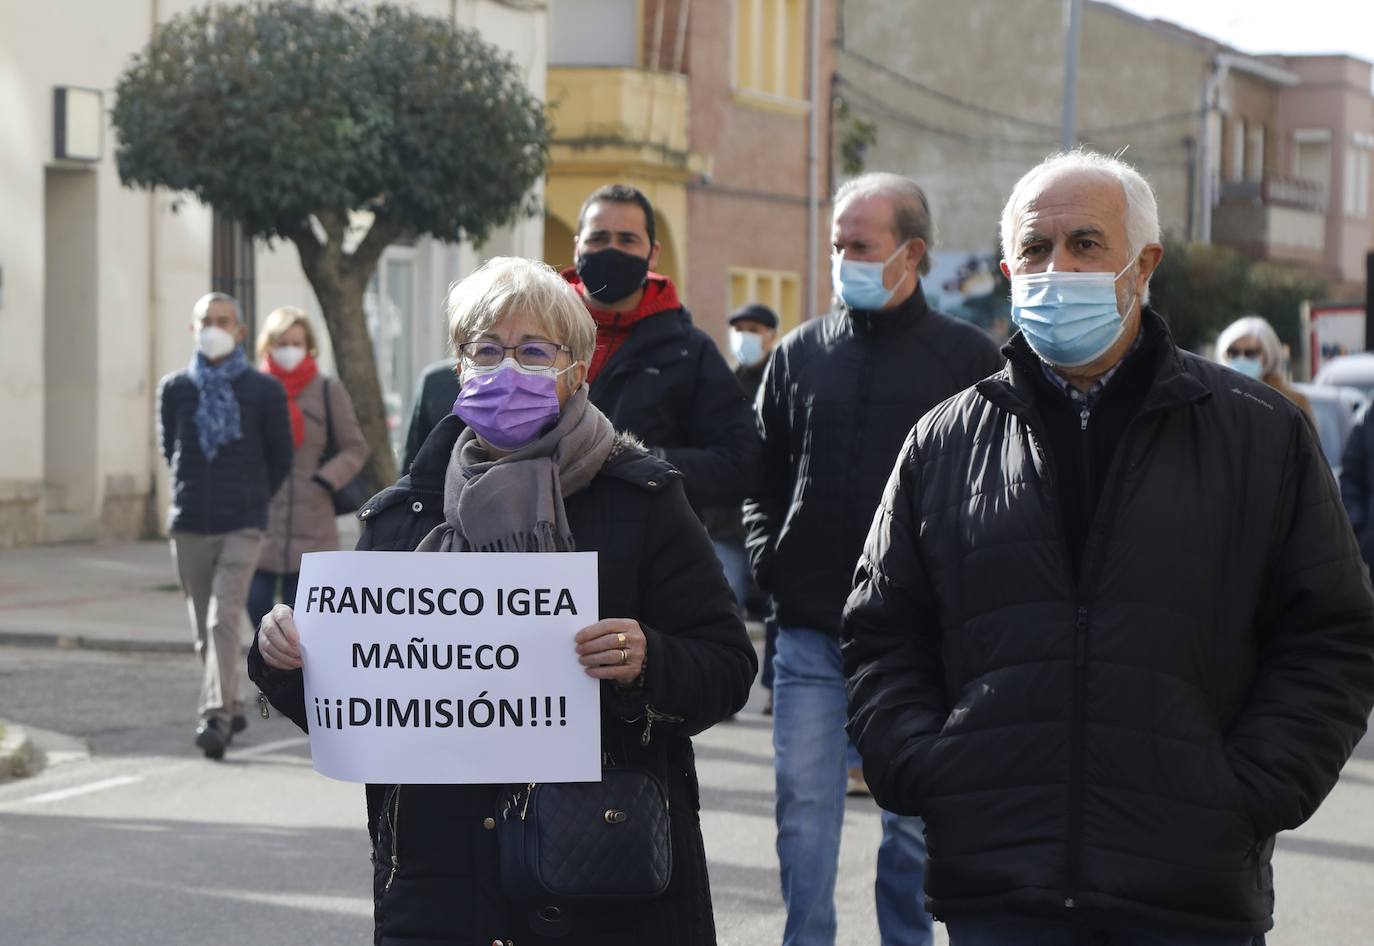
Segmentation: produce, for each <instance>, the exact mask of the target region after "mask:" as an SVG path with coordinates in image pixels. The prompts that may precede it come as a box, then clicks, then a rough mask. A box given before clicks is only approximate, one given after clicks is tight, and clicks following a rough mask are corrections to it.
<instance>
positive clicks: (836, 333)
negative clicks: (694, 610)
mask: <svg viewBox="0 0 1374 946" xmlns="http://www.w3.org/2000/svg"><path fill="white" fill-rule="evenodd" d="M1000 367H1002V357H1001V356H1000V355H999V354H998V352H997V346H996V344H994V343H993V341H992V339H991V338H989V337H988V335H987V333H985V332H984V331H983V330H982V329H979V328H977V327H975V326H973V325H970V324H969V323H967V322H961V321H959V320H958V319H954V318H951V317H949V316H947V315H943V314H941V313H939V312H936V311H934V310H933V309H931V308H929V307H928V306H927V305H926V298H925V293H924V292H923V291H922V290H921V288H920V286H917V288H916V291H915V292H914V293H912V295H911V297H910V299H908V300H907V301H906V302H904V303H902V304H901V305H900V306H897V307H895V308H893V309H891V310H889V311H886V312H859V311H850V310H841V311H840V312H838V313H836V314H833V315H829V316H827V317H826V318H823V319H816V320H813V321H811V322H807V323H805V324H803V325H802V326H800V327H799V328H797V329H796V330H794V331H792V332H791V333H789V334H788V336H787V337H786V338H784V339H783V340H782V343H781V344H780V345H779V346H778V348H777V349H776V350H775V351H774V352H773V356H772V358H771V359H770V360H769V362H768V368H767V370H766V371H765V372H764V376H763V388H762V391H761V393H760V395H759V405H758V410H759V430H760V432H761V433H762V435H763V483H762V485H761V492H759V493H757V494H755V495H754V497H753V498H751V499H750V500H748V501H747V502H746V503H745V508H744V524H745V527H746V528H747V529H748V532H749V538H748V547H749V558H750V561H751V562H752V564H753V568H754V575H755V577H756V578H757V579H758V583H759V587H761V588H762V589H763V590H764V591H767V592H770V593H771V594H772V596H773V601H774V602H775V606H776V608H777V617H778V620H779V622H780V623H781V624H783V625H784V626H786V625H800V626H802V627H810V628H815V629H817V630H821V631H826V632H829V633H831V634H838V633H839V631H840V614H841V612H842V611H843V609H844V602H845V599H846V598H847V597H848V596H849V588H850V579H851V578H852V577H853V574H854V563H855V562H856V561H858V559H859V553H860V552H861V551H862V550H863V543H864V535H865V534H866V533H867V531H868V524H869V522H871V521H872V519H873V512H874V510H876V509H877V508H878V501H879V500H880V499H881V498H882V495H883V484H885V483H886V482H887V477H888V474H889V473H891V472H892V464H893V463H894V462H895V461H896V459H897V452H898V451H899V450H900V449H901V447H902V439H903V438H904V437H905V436H906V435H907V432H908V431H909V430H911V428H912V426H913V425H915V423H916V421H917V420H919V419H920V418H921V415H922V414H924V413H925V412H926V411H928V410H930V409H931V408H932V407H934V406H935V405H936V404H939V403H940V402H941V401H943V400H944V399H945V398H947V397H949V396H950V395H952V394H955V393H957V392H958V391H961V390H963V389H964V388H966V387H968V386H969V385H971V384H973V383H974V382H975V381H978V380H980V379H982V378H986V377H987V376H988V375H990V374H992V373H993V372H995V371H997V369H999V368H1000Z"/></svg>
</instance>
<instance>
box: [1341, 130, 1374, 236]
mask: <svg viewBox="0 0 1374 946" xmlns="http://www.w3.org/2000/svg"><path fill="white" fill-rule="evenodd" d="M1371 153H1374V135H1367V134H1360V133H1358V132H1357V133H1356V134H1354V135H1351V136H1350V145H1349V147H1347V148H1346V151H1345V215H1346V216H1347V217H1354V218H1355V219H1357V220H1363V219H1364V218H1365V217H1368V216H1369V174H1370V155H1371Z"/></svg>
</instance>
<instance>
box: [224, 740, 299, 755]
mask: <svg viewBox="0 0 1374 946" xmlns="http://www.w3.org/2000/svg"><path fill="white" fill-rule="evenodd" d="M309 741H310V737H309V736H293V737H292V738H290V739H278V740H277V741H276V742H264V743H263V744H262V745H260V746H249V747H248V748H247V749H236V750H234V751H233V752H230V753H228V758H230V759H249V758H252V757H253V756H258V755H269V754H270V753H273V752H278V751H280V750H282V749H294V748H296V746H303V745H305V744H306V743H308V742H309Z"/></svg>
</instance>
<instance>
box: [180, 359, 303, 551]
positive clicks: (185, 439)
mask: <svg viewBox="0 0 1374 946" xmlns="http://www.w3.org/2000/svg"><path fill="white" fill-rule="evenodd" d="M232 383H233V387H234V395H235V396H236V397H237V398H238V401H239V416H240V423H241V425H242V430H243V436H241V437H239V439H238V440H234V441H231V442H230V443H227V444H225V445H224V446H223V447H221V448H220V450H219V453H218V454H216V456H215V459H214V460H206V459H205V454H204V453H202V452H201V450H200V442H199V439H198V438H197V436H196V405H198V404H199V403H200V392H199V391H198V390H197V389H196V386H195V383H194V382H193V381H192V380H191V376H190V375H189V374H188V373H187V372H185V371H178V372H175V373H174V374H169V375H167V377H165V378H163V379H162V382H161V383H160V384H159V385H158V389H157V402H158V420H159V426H160V433H161V439H162V455H163V456H164V457H165V458H166V459H167V463H168V464H170V465H171V467H172V502H171V509H170V510H169V513H168V528H169V529H170V530H171V531H173V532H201V533H206V534H217V533H222V532H234V531H236V530H238V529H265V528H267V504H268V501H269V500H271V498H272V494H273V493H275V492H276V491H277V487H278V486H280V485H281V484H282V483H283V482H284V481H285V480H286V474H287V473H288V472H289V471H290V469H291V455H292V450H293V448H292V446H291V419H290V417H289V416H288V414H287V411H286V390H285V389H284V388H283V387H282V386H281V382H279V381H277V379H276V378H273V377H270V376H269V375H265V374H263V373H262V372H260V371H245V372H244V373H243V374H241V375H239V376H238V377H237V378H235V379H234V381H233V382H232Z"/></svg>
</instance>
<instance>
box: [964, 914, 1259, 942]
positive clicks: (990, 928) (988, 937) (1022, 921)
mask: <svg viewBox="0 0 1374 946" xmlns="http://www.w3.org/2000/svg"><path fill="white" fill-rule="evenodd" d="M945 927H946V929H948V931H949V946H1264V937H1263V936H1218V935H1216V934H1214V933H1191V932H1188V931H1186V930H1156V929H1145V928H1141V929H1131V930H1110V931H1109V930H1083V929H1075V928H1074V927H1072V926H1066V925H1064V924H1063V923H1055V922H1053V921H1050V920H1036V919H1031V918H1029V917H1018V916H997V915H993V916H966V917H959V916H952V917H949V918H948V919H946V920H945Z"/></svg>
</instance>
